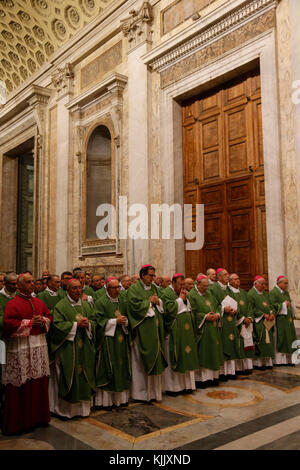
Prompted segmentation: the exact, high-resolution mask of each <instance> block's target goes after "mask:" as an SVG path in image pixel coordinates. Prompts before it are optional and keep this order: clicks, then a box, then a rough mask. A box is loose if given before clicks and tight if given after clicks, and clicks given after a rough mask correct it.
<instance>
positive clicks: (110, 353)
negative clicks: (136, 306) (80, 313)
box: [94, 295, 131, 392]
mask: <svg viewBox="0 0 300 470" xmlns="http://www.w3.org/2000/svg"><path fill="white" fill-rule="evenodd" d="M94 309H95V323H96V348H97V350H98V351H99V356H100V361H99V367H98V370H97V373H96V386H97V387H100V388H102V389H103V390H106V391H108V392H123V391H124V390H128V389H129V384H130V379H131V367H130V349H129V338H128V334H127V331H126V330H125V331H126V333H125V331H124V329H123V327H122V325H118V324H117V325H116V329H115V334H114V336H106V335H105V328H106V325H107V323H108V321H109V320H111V319H116V318H117V317H118V316H119V315H120V314H121V315H124V316H127V312H126V305H125V303H124V298H122V296H121V297H120V296H119V299H118V301H117V302H112V301H111V300H110V298H109V297H108V295H105V296H102V297H100V298H99V299H98V300H97V302H96V303H95V307H94Z"/></svg>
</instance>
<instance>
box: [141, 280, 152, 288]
mask: <svg viewBox="0 0 300 470" xmlns="http://www.w3.org/2000/svg"><path fill="white" fill-rule="evenodd" d="M141 283H142V284H143V287H144V289H145V290H151V284H150V286H146V284H144V283H143V281H142V280H141Z"/></svg>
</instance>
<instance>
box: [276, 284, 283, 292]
mask: <svg viewBox="0 0 300 470" xmlns="http://www.w3.org/2000/svg"><path fill="white" fill-rule="evenodd" d="M275 287H277V289H278V290H279V292H280V294H284V290H282V289H280V287H279V286H278V285H277V284H276V286H275Z"/></svg>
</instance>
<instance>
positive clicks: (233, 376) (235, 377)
mask: <svg viewBox="0 0 300 470" xmlns="http://www.w3.org/2000/svg"><path fill="white" fill-rule="evenodd" d="M227 377H228V380H236V379H237V376H236V375H235V374H234V375H233V374H228V375H227Z"/></svg>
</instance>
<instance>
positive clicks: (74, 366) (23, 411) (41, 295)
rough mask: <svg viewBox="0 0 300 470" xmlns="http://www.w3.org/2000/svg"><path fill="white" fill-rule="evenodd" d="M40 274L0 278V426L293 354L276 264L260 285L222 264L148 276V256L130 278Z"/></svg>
mask: <svg viewBox="0 0 300 470" xmlns="http://www.w3.org/2000/svg"><path fill="white" fill-rule="evenodd" d="M43 274H44V278H45V279H46V287H45V286H44V289H42V287H43V282H42V281H43V280H41V282H40V285H37V282H36V281H34V279H33V277H32V274H31V273H30V272H26V273H22V274H20V275H19V276H17V275H16V274H15V273H8V274H6V275H4V279H3V283H4V285H3V286H0V288H1V287H2V289H1V290H0V328H1V338H2V341H1V342H0V346H1V347H0V362H1V363H2V385H1V387H2V391H1V398H2V407H1V411H2V413H1V414H2V416H1V427H2V433H4V434H7V435H10V434H16V433H19V432H23V431H27V432H28V431H29V430H31V429H33V428H34V427H35V426H43V425H47V424H48V423H49V421H50V413H52V414H53V415H56V416H59V417H61V418H62V419H70V418H72V417H75V416H81V417H87V416H89V414H90V411H91V408H92V407H95V408H96V409H99V408H101V409H104V410H112V408H113V407H119V406H127V405H128V401H129V399H130V398H131V399H132V400H137V401H143V402H151V401H152V400H157V401H160V400H162V393H163V392H164V393H166V394H167V395H169V396H177V395H179V394H191V393H193V391H194V390H196V389H197V388H200V389H203V388H207V387H210V386H217V385H219V381H227V380H232V379H236V378H237V375H239V374H244V375H249V374H251V373H252V370H253V368H258V369H261V370H266V369H269V368H272V367H273V365H276V366H279V365H291V366H293V365H294V364H293V353H294V352H295V351H296V349H297V341H296V331H295V326H294V322H293V318H294V317H295V307H294V305H293V302H292V301H291V298H290V295H289V293H288V279H287V278H286V277H285V276H279V277H278V278H277V281H276V285H275V287H274V288H273V289H272V290H271V291H270V293H268V292H267V291H266V282H265V279H264V278H263V277H262V276H256V277H255V278H254V284H253V287H252V288H251V289H250V290H249V292H248V293H247V292H246V291H245V290H243V289H242V288H241V287H240V279H239V276H238V274H236V273H233V274H228V272H227V271H226V269H223V268H219V269H217V270H216V271H215V270H214V269H212V268H210V269H208V270H207V272H206V274H205V275H204V274H202V273H200V274H199V275H198V276H197V278H196V280H193V279H191V278H185V277H184V275H183V274H182V273H176V274H174V275H173V276H172V278H170V277H169V276H162V277H161V276H158V275H156V273H155V268H154V267H153V266H152V265H150V264H147V265H144V266H142V267H141V269H140V272H139V274H138V275H134V276H133V277H132V278H131V277H130V276H127V275H124V276H122V277H121V278H120V279H117V278H116V277H115V276H110V277H109V278H108V279H107V280H105V279H104V278H103V277H101V276H99V275H94V276H92V277H90V278H89V279H88V276H87V274H86V273H85V272H84V271H82V270H81V269H80V268H79V269H75V270H74V271H73V272H69V271H66V272H64V273H63V274H62V275H61V278H60V277H59V276H57V275H50V274H49V272H47V271H46V272H45V273H43ZM88 274H89V273H88ZM87 280H88V283H87ZM0 282H1V278H0ZM88 284H90V285H88ZM1 357H2V359H1Z"/></svg>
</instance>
